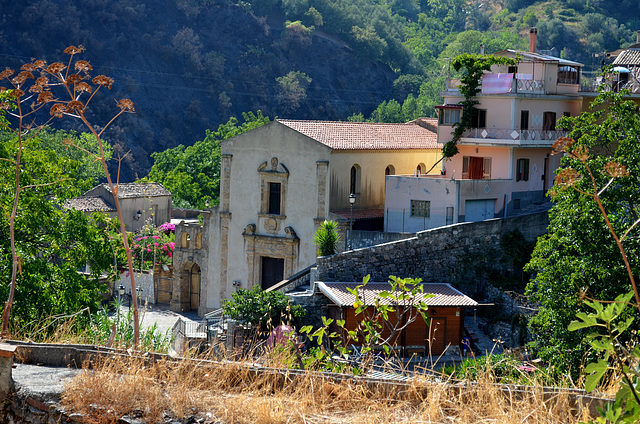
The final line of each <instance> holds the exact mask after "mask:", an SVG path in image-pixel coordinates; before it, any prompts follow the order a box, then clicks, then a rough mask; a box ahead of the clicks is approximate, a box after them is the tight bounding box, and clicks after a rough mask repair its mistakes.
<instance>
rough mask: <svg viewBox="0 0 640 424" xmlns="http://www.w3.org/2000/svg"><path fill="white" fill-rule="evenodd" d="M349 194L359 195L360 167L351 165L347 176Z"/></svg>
mask: <svg viewBox="0 0 640 424" xmlns="http://www.w3.org/2000/svg"><path fill="white" fill-rule="evenodd" d="M349 194H360V166H359V165H353V166H352V167H351V173H350V176H349Z"/></svg>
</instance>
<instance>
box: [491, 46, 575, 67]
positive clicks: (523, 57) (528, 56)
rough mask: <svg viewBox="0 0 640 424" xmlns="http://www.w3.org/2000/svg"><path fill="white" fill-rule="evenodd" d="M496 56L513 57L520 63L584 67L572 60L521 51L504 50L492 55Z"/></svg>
mask: <svg viewBox="0 0 640 424" xmlns="http://www.w3.org/2000/svg"><path fill="white" fill-rule="evenodd" d="M494 55H496V56H514V57H515V58H517V59H518V60H519V61H520V62H552V63H554V62H557V63H558V64H560V65H566V66H576V67H582V66H584V65H583V64H582V63H578V62H574V61H572V60H567V59H562V58H561V57H555V56H549V55H546V54H541V53H531V52H526V51H521V50H512V49H506V50H502V51H499V52H496V53H494Z"/></svg>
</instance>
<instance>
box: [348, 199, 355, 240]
mask: <svg viewBox="0 0 640 424" xmlns="http://www.w3.org/2000/svg"><path fill="white" fill-rule="evenodd" d="M354 203H356V195H355V194H353V193H351V194H350V195H349V206H350V208H351V218H350V219H349V246H348V248H347V249H348V250H351V248H352V246H353V239H352V237H351V234H352V233H353V204H354Z"/></svg>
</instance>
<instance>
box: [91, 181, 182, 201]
mask: <svg viewBox="0 0 640 424" xmlns="http://www.w3.org/2000/svg"><path fill="white" fill-rule="evenodd" d="M101 186H102V187H104V188H105V189H106V190H107V192H109V193H111V188H110V187H109V184H107V183H102V184H101ZM91 190H93V189H91ZM91 190H89V191H91ZM117 190H118V197H119V198H121V199H122V198H127V197H156V196H171V192H170V191H169V190H167V189H166V188H164V186H163V185H162V184H160V183H120V184H118V186H117Z"/></svg>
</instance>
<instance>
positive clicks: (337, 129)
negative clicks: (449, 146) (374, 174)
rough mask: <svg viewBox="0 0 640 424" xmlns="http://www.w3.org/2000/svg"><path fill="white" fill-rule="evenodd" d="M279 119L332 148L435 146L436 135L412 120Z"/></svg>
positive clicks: (373, 148)
mask: <svg viewBox="0 0 640 424" xmlns="http://www.w3.org/2000/svg"><path fill="white" fill-rule="evenodd" d="M278 122H280V123H281V124H283V125H286V126H288V127H289V128H292V129H293V130H295V131H298V132H299V133H302V134H304V135H306V136H307V137H310V138H312V139H314V140H316V141H318V142H320V143H322V144H324V145H326V146H329V147H331V148H332V149H334V150H405V149H436V148H438V144H437V138H438V137H437V134H436V133H435V132H434V131H431V130H430V129H428V128H424V126H422V125H420V124H418V123H417V122H415V121H413V122H409V123H406V124H378V123H369V122H336V121H294V120H288V119H278Z"/></svg>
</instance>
